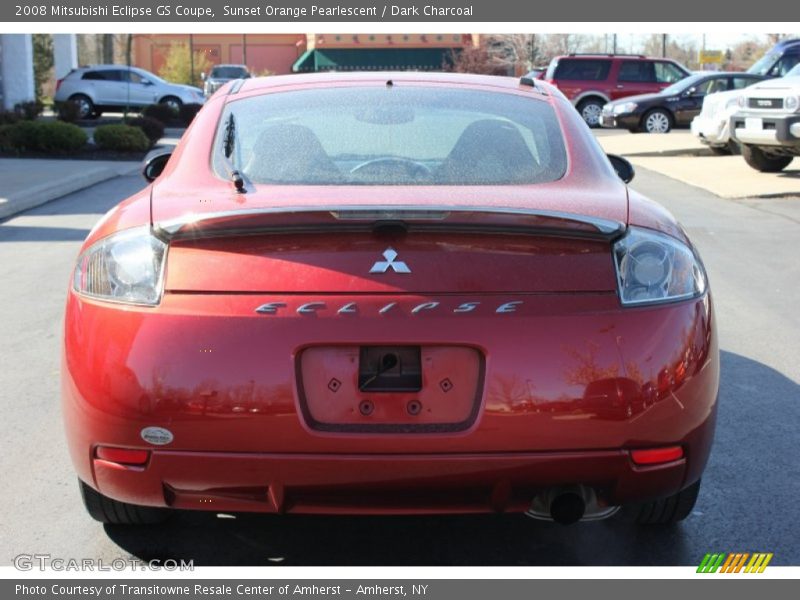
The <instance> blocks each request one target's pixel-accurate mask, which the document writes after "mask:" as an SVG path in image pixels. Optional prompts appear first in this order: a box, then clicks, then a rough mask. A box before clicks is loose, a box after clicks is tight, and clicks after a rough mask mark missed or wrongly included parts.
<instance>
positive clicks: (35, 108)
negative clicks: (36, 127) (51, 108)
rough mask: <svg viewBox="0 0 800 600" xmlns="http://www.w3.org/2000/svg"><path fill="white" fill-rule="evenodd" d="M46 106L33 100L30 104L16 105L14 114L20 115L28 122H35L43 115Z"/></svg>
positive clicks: (21, 103)
mask: <svg viewBox="0 0 800 600" xmlns="http://www.w3.org/2000/svg"><path fill="white" fill-rule="evenodd" d="M43 110H44V104H42V103H41V102H39V101H38V100H31V101H30V102H18V103H17V104H15V105H14V112H16V113H17V114H19V116H20V117H22V118H23V119H25V120H27V121H33V120H34V119H36V117H38V116H39V115H40V114H42V111H43Z"/></svg>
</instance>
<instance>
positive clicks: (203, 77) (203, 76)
mask: <svg viewBox="0 0 800 600" xmlns="http://www.w3.org/2000/svg"><path fill="white" fill-rule="evenodd" d="M200 79H202V80H203V81H205V80H206V74H205V72H203V73H200Z"/></svg>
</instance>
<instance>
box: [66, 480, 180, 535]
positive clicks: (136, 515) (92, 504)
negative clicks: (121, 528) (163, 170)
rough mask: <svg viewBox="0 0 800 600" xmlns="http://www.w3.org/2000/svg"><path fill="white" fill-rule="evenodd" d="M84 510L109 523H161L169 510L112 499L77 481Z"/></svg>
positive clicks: (167, 515)
mask: <svg viewBox="0 0 800 600" xmlns="http://www.w3.org/2000/svg"><path fill="white" fill-rule="evenodd" d="M79 483H80V486H81V498H83V505H84V506H85V507H86V511H87V512H88V513H89V515H90V516H91V517H92V518H93V519H94V520H95V521H100V522H101V523H108V524H109V525H154V524H156V523H163V522H164V521H165V520H167V518H169V515H170V512H169V510H167V509H165V508H154V507H152V506H137V505H135V504H127V503H125V502H119V501H117V500H112V499H111V498H108V497H106V496H104V495H103V494H101V493H100V492H98V491H97V490H95V489H94V488H92V487H90V486H88V485H86V484H85V483H84V482H83V481H79Z"/></svg>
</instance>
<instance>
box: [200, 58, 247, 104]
mask: <svg viewBox="0 0 800 600" xmlns="http://www.w3.org/2000/svg"><path fill="white" fill-rule="evenodd" d="M200 76H201V78H202V79H203V93H204V94H205V95H206V97H209V96H211V94H213V93H214V92H216V91H217V90H218V89H219V88H220V87H222V86H223V85H224V84H226V83H228V82H229V81H231V80H233V79H249V78H250V77H251V75H250V71H249V70H248V69H247V67H246V66H245V65H216V66H214V67H213V68H212V69H211V71H209V72H208V74H206V73H201V74H200Z"/></svg>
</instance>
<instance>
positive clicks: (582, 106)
mask: <svg viewBox="0 0 800 600" xmlns="http://www.w3.org/2000/svg"><path fill="white" fill-rule="evenodd" d="M603 104H604V102H603V101H602V100H600V99H599V98H587V99H586V100H581V101H580V102H579V103H578V106H577V108H578V112H579V113H580V115H581V118H583V120H584V121H585V122H586V124H587V125H588V126H589V127H592V128H596V127H600V113H602V112H603Z"/></svg>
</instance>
